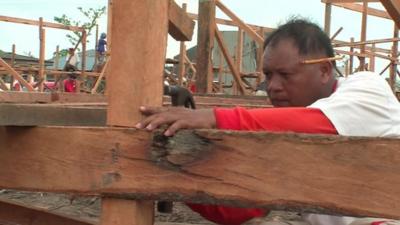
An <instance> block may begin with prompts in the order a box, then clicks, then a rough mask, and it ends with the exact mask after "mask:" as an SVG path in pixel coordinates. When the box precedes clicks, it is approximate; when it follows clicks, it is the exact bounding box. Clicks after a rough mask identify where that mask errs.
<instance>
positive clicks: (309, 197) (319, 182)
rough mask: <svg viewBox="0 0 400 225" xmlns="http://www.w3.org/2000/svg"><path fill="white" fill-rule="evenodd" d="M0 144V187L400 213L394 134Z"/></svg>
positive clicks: (61, 132) (87, 133)
mask: <svg viewBox="0 0 400 225" xmlns="http://www.w3.org/2000/svg"><path fill="white" fill-rule="evenodd" d="M43 140H47V141H43ZM0 143H1V145H0V188H10V189H24V190H42V191H57V192H58V191H59V192H74V193H81V194H102V195H106V196H111V197H121V198H134V199H158V200H173V201H193V202H202V203H211V204H228V205H235V206H241V207H244V206H252V207H255V206H256V207H271V208H275V209H289V210H299V211H307V212H324V213H329V214H345V215H353V216H373V217H384V218H397V219H399V218H400V213H399V212H400V174H399V173H398V171H400V152H399V151H400V150H399V147H398V146H400V143H399V140H396V139H377V138H346V137H337V136H309V135H296V134H271V133H261V132H260V133H246V132H227V131H225V132H223V131H215V130H199V131H187V132H180V133H179V135H177V136H175V137H174V138H172V139H168V138H167V139H166V138H163V137H162V136H158V135H156V136H155V137H154V140H151V137H150V133H147V132H144V131H137V130H134V129H128V128H124V129H122V128H121V129H116V128H113V129H111V128H109V129H106V128H61V127H60V128H57V127H52V128H51V127H36V128H21V127H3V128H1V130H0ZM66 181H68V182H66Z"/></svg>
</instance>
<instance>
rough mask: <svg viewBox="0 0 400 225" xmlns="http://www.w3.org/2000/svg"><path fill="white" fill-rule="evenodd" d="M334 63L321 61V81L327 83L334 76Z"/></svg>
mask: <svg viewBox="0 0 400 225" xmlns="http://www.w3.org/2000/svg"><path fill="white" fill-rule="evenodd" d="M333 69H334V68H333V64H332V62H322V63H319V70H320V76H321V83H322V84H326V83H328V82H329V80H330V79H331V76H333Z"/></svg>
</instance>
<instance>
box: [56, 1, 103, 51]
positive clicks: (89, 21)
mask: <svg viewBox="0 0 400 225" xmlns="http://www.w3.org/2000/svg"><path fill="white" fill-rule="evenodd" d="M77 9H78V10H79V11H80V12H81V13H82V15H83V16H84V18H85V21H80V20H73V19H72V18H70V17H68V16H67V15H65V14H63V15H62V16H60V17H58V16H55V17H54V21H56V22H58V23H61V24H64V25H66V26H78V27H83V28H84V29H85V30H86V34H87V37H89V36H90V35H91V31H92V29H93V27H95V26H96V25H97V19H99V18H100V17H101V16H102V15H104V14H105V12H106V7H105V6H104V7H101V8H97V9H94V8H89V9H88V10H85V9H83V8H82V7H78V8H77ZM66 36H67V38H68V41H69V42H70V43H71V45H72V46H75V45H76V44H77V43H78V42H79V40H80V39H81V37H82V33H81V32H78V31H74V32H73V33H72V34H67V35H66ZM88 42H89V41H88ZM67 53H68V50H66V49H63V50H61V51H60V55H62V56H63V55H66V54H67Z"/></svg>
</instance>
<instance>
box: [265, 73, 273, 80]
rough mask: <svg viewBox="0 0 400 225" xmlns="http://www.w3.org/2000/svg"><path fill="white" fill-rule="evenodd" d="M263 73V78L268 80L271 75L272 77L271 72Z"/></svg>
mask: <svg viewBox="0 0 400 225" xmlns="http://www.w3.org/2000/svg"><path fill="white" fill-rule="evenodd" d="M264 75H265V79H266V80H270V79H271V77H272V73H271V72H264Z"/></svg>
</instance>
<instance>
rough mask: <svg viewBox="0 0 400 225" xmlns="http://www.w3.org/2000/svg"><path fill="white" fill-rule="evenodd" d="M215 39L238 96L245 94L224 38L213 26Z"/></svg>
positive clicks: (238, 72)
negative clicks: (234, 83) (236, 87)
mask: <svg viewBox="0 0 400 225" xmlns="http://www.w3.org/2000/svg"><path fill="white" fill-rule="evenodd" d="M215 37H216V38H217V42H218V46H219V47H220V48H221V52H222V54H223V55H224V57H225V60H226V62H227V63H228V66H229V69H230V70H231V72H232V75H233V78H234V79H235V82H236V85H237V86H238V88H239V91H240V94H242V95H244V94H245V93H246V89H245V87H244V85H243V82H242V79H241V78H240V71H239V70H238V69H237V66H236V65H235V62H234V61H233V59H232V56H231V55H230V54H229V51H228V47H227V46H226V44H225V41H224V38H223V37H222V34H221V33H220V32H219V30H218V27H217V26H215Z"/></svg>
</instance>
